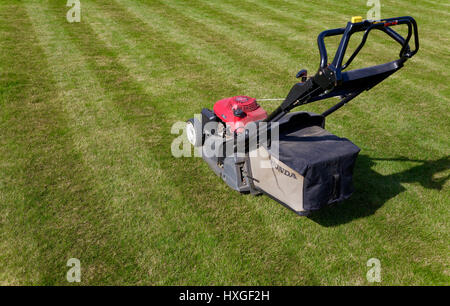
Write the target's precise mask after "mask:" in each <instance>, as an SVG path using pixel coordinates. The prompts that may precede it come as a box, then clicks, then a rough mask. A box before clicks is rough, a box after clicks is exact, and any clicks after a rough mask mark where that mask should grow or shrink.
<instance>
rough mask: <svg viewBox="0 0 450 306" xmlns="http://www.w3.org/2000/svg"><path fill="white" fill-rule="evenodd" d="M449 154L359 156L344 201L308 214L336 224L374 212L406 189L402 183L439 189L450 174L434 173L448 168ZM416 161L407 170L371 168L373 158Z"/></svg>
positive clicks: (326, 222)
mask: <svg viewBox="0 0 450 306" xmlns="http://www.w3.org/2000/svg"><path fill="white" fill-rule="evenodd" d="M449 157H450V156H445V157H443V158H440V159H438V160H430V161H427V160H410V159H407V158H370V157H368V156H366V155H360V156H359V157H358V160H357V163H356V167H355V170H354V177H353V181H354V185H355V192H354V193H353V195H352V197H351V198H350V199H349V200H347V201H344V202H343V203H340V204H337V205H334V206H333V207H330V208H328V209H323V210H320V211H317V212H314V213H313V214H311V215H310V216H309V218H310V219H311V220H313V221H315V222H317V223H319V224H320V225H323V226H327V227H329V226H337V225H340V224H344V223H348V222H350V221H352V220H354V219H358V218H362V217H366V216H370V215H372V214H374V213H375V212H376V211H377V210H378V209H379V208H380V207H381V206H383V205H384V203H386V202H387V201H388V200H390V199H391V198H393V197H395V196H396V195H398V194H400V193H401V192H403V191H405V188H404V187H403V186H402V183H415V182H416V183H419V184H420V185H421V186H422V187H424V188H427V189H435V190H441V189H442V187H443V185H444V184H445V182H446V181H447V180H448V179H449V177H450V175H444V176H443V177H439V178H435V177H434V176H435V174H437V173H439V172H442V171H445V170H448V169H450V159H449ZM378 160H381V161H398V162H418V163H420V165H417V166H415V167H412V168H410V169H408V170H405V171H402V172H398V173H394V174H390V175H381V174H379V173H377V172H376V171H374V170H372V167H373V166H374V165H375V161H378Z"/></svg>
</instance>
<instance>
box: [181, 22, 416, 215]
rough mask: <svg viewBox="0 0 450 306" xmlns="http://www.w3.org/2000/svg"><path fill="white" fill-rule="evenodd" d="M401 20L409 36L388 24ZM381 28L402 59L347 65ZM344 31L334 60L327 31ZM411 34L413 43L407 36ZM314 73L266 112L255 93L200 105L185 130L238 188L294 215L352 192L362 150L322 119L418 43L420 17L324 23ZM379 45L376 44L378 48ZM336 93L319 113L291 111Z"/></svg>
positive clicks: (384, 74) (302, 75)
mask: <svg viewBox="0 0 450 306" xmlns="http://www.w3.org/2000/svg"><path fill="white" fill-rule="evenodd" d="M397 25H406V26H407V28H408V34H407V36H406V38H404V37H403V36H401V35H400V34H399V33H398V32H396V31H395V30H393V28H392V27H393V26H397ZM372 30H379V31H382V32H384V33H385V34H387V35H388V36H389V37H390V38H392V39H393V40H395V41H396V42H397V43H399V44H400V46H401V47H400V48H399V49H400V53H399V58H398V59H396V60H394V61H392V62H388V63H385V64H381V65H377V66H371V67H367V68H362V69H355V70H350V71H346V69H347V68H348V67H349V66H350V64H351V63H352V61H353V60H354V59H355V57H356V56H357V55H358V53H359V52H360V50H361V49H362V47H363V46H364V44H365V42H366V40H367V38H368V36H369V33H370V32H371V31H372ZM356 32H364V34H363V36H362V41H361V43H360V44H359V45H358V47H357V48H356V49H355V51H354V52H353V54H352V55H351V56H350V57H349V58H348V60H347V61H346V62H345V63H343V59H344V55H345V52H346V50H347V46H348V43H349V40H350V37H351V36H352V35H353V34H354V33H356ZM335 35H342V39H341V41H340V44H339V47H338V49H337V51H336V54H335V57H334V59H333V62H332V63H330V64H329V63H328V57H327V50H326V48H325V43H324V38H325V37H328V36H335ZM413 35H414V45H415V46H414V50H411V48H410V46H409V42H410V40H411V38H412V36H413ZM317 42H318V45H319V52H320V57H321V61H320V67H319V70H318V72H317V73H316V74H315V75H314V76H312V77H308V75H307V71H306V70H301V71H299V72H298V74H297V78H300V80H301V81H300V82H299V83H297V84H295V85H294V86H293V87H292V89H291V90H290V92H289V94H288V95H287V97H286V98H285V99H284V101H283V102H282V103H281V105H280V106H279V107H278V108H277V109H275V111H273V112H272V113H271V114H270V115H267V113H266V111H265V110H264V109H263V108H262V107H261V106H260V105H259V104H258V101H257V100H256V99H254V98H251V97H247V96H236V97H232V98H227V99H223V100H220V101H218V102H216V103H215V105H214V108H213V110H212V111H211V110H209V109H206V108H204V109H203V110H202V111H201V116H200V117H199V118H193V119H190V120H188V121H187V124H186V135H187V138H188V140H189V142H190V143H192V144H193V145H194V147H195V148H196V150H198V152H199V153H200V154H201V156H202V158H203V159H204V160H205V161H206V162H207V163H208V165H209V166H210V167H211V169H212V170H214V172H215V173H216V174H217V175H218V176H220V177H221V178H222V179H223V180H224V181H225V182H226V183H227V184H228V185H229V186H230V187H231V188H233V189H234V190H237V191H239V192H241V193H251V194H255V195H256V194H261V193H264V194H267V195H269V196H270V197H271V198H273V199H275V200H276V201H278V202H280V203H282V204H283V205H285V206H287V207H288V208H290V209H292V210H293V211H295V212H296V213H297V214H299V215H307V214H308V213H310V212H311V211H314V210H318V209H320V208H322V207H325V206H328V205H331V204H333V203H337V202H340V201H342V200H345V199H347V198H349V197H350V195H351V194H352V192H353V186H352V175H353V168H354V164H355V161H356V158H357V156H358V153H359V151H360V149H359V148H358V147H357V146H356V145H354V144H353V143H352V142H351V141H349V140H348V139H345V138H340V137H338V136H335V135H333V134H331V133H330V132H328V131H326V130H325V129H324V127H325V118H326V117H327V116H328V115H330V114H332V113H333V112H335V111H336V110H338V109H339V108H341V107H342V106H344V105H345V104H346V103H348V102H349V101H350V100H352V99H354V98H355V97H356V96H358V95H359V94H361V93H362V92H363V91H365V90H369V89H372V88H373V87H374V86H375V85H377V84H378V83H380V82H382V81H383V80H384V79H386V78H388V77H389V76H391V75H392V74H393V73H394V72H396V71H398V70H399V69H401V68H402V67H403V65H404V63H405V62H406V61H407V60H408V59H409V58H411V57H412V56H414V55H415V54H416V53H417V51H418V50H419V37H418V31H417V24H416V21H415V20H414V18H412V17H398V18H390V19H383V20H378V21H369V20H363V19H362V18H361V17H353V18H352V21H351V22H349V23H348V24H347V26H346V27H345V28H338V29H332V30H327V31H324V32H322V33H320V34H319V36H318V38H317ZM378 52H379V51H378ZM332 97H339V98H340V102H339V103H337V104H336V105H335V106H333V107H331V108H330V109H328V110H327V111H325V112H324V113H322V114H313V113H309V112H290V111H291V110H292V109H293V108H295V107H297V106H300V105H304V104H307V103H311V102H315V101H319V100H324V99H328V98H332Z"/></svg>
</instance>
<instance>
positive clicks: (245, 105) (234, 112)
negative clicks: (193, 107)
mask: <svg viewBox="0 0 450 306" xmlns="http://www.w3.org/2000/svg"><path fill="white" fill-rule="evenodd" d="M213 109H214V113H215V114H216V116H217V117H219V118H220V120H222V121H223V122H225V124H226V125H227V126H229V128H230V131H231V132H232V133H233V132H235V131H236V133H242V132H243V131H244V128H245V126H246V125H247V124H248V123H250V122H254V121H259V120H264V119H266V118H267V112H266V111H265V110H264V109H263V108H262V107H261V106H260V105H259V104H258V103H257V102H256V99H255V98H251V97H247V96H235V97H231V98H225V99H222V100H219V101H217V102H216V103H215V104H214V108H213Z"/></svg>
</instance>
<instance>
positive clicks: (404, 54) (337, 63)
mask: <svg viewBox="0 0 450 306" xmlns="http://www.w3.org/2000/svg"><path fill="white" fill-rule="evenodd" d="M401 24H406V25H407V26H408V35H407V37H406V39H405V38H404V37H403V36H401V35H400V34H399V33H397V32H396V31H395V30H393V29H392V28H391V26H395V25H401ZM374 29H376V30H380V31H383V32H385V33H386V34H387V35H389V36H390V37H391V38H392V39H394V40H395V41H397V42H398V43H399V44H400V45H401V46H402V48H401V50H400V54H399V57H400V58H401V59H404V60H406V59H407V58H411V57H413V56H414V55H415V54H416V53H417V51H418V50H419V34H418V30H417V23H416V21H415V20H414V18H412V17H410V16H404V17H397V18H388V19H382V20H377V21H369V20H365V21H362V22H358V23H352V22H349V23H347V26H346V27H345V28H338V29H331V30H326V31H323V32H322V33H320V34H319V36H318V37H317V44H318V46H319V52H320V68H325V67H327V66H328V55H327V49H326V47H325V42H324V38H325V37H329V36H336V35H342V39H341V42H340V44H339V47H338V49H337V51H336V54H335V57H334V59H333V62H332V63H331V65H332V66H333V68H334V70H335V71H336V76H337V77H338V78H339V76H340V72H341V71H342V70H344V69H345V68H347V67H348V66H349V65H350V64H351V62H352V61H353V59H354V58H355V57H356V55H358V53H359V51H360V50H361V49H362V47H363V46H364V44H365V43H366V40H367V37H368V35H369V33H370V32H371V31H372V30H374ZM362 31H365V33H364V36H363V39H362V41H361V43H360V44H359V46H358V47H357V48H356V50H355V51H354V52H353V54H352V55H351V56H350V58H349V59H348V61H347V62H346V63H345V64H344V65H342V61H343V59H344V55H345V52H346V50H347V46H348V43H349V41H350V37H351V35H352V34H354V33H356V32H362ZM413 34H414V42H415V49H414V50H413V51H411V49H410V47H409V42H410V40H411V37H412V35H413Z"/></svg>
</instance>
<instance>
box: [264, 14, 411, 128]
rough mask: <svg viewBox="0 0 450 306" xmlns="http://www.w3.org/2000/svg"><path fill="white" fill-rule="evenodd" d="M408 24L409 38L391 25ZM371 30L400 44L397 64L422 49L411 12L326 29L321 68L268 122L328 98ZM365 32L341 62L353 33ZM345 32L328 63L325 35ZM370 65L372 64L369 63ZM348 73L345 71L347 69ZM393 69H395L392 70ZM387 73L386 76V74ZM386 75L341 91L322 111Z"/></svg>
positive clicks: (293, 91)
mask: <svg viewBox="0 0 450 306" xmlns="http://www.w3.org/2000/svg"><path fill="white" fill-rule="evenodd" d="M401 24H406V25H407V26H408V35H407V36H406V38H404V37H403V36H401V35H400V34H399V33H398V32H396V31H395V30H393V29H392V28H391V27H392V26H396V25H401ZM372 30H380V31H382V32H384V33H386V34H387V35H388V36H389V37H391V38H392V39H394V40H395V41H396V42H398V43H399V44H400V45H401V50H400V53H399V57H400V58H399V59H398V60H396V61H397V63H396V64H397V67H400V68H401V67H403V63H404V62H406V61H407V60H408V59H409V58H411V57H413V56H414V55H415V54H416V53H417V51H419V33H418V30H417V23H416V21H415V20H414V18H412V17H410V16H405V17H396V18H388V19H382V20H376V21H372V20H364V21H362V22H356V23H352V22H349V23H347V26H346V27H345V28H337V29H331V30H326V31H323V32H322V33H320V34H319V36H318V37H317V44H318V46H319V52H320V68H319V71H318V72H317V73H316V75H315V76H314V77H311V78H309V79H307V80H306V81H304V82H301V83H297V84H295V85H294V86H293V87H292V89H291V91H290V92H289V94H288V95H287V97H286V99H285V100H284V101H283V103H282V104H281V105H280V106H279V107H278V108H277V109H275V110H274V111H273V112H272V113H271V114H270V115H269V116H268V117H267V118H266V119H265V121H266V122H270V121H277V120H279V119H280V118H281V117H283V116H284V115H285V114H287V113H288V112H289V111H290V110H291V109H293V108H294V107H297V106H299V105H303V104H307V103H310V102H314V101H318V100H322V99H326V98H328V97H331V96H328V95H327V93H330V92H331V91H332V90H333V89H334V88H336V86H339V85H342V84H343V83H345V82H343V79H342V77H343V76H342V70H344V69H346V68H347V67H348V66H349V65H350V64H351V63H352V61H353V60H354V59H355V57H356V56H357V55H358V54H359V51H361V49H362V47H363V46H364V44H365V43H366V40H367V37H368V36H369V33H370V32H371V31H372ZM363 31H364V32H365V33H364V35H363V38H362V41H361V42H360V44H359V45H358V47H357V48H356V49H355V51H354V52H353V54H352V55H351V56H350V58H349V59H348V60H347V62H346V63H345V64H342V62H343V60H344V56H345V52H346V50H347V47H348V43H349V41H350V37H351V36H352V34H354V33H356V32H363ZM336 35H342V38H341V42H340V43H339V47H338V49H337V51H336V54H335V56H334V59H333V62H332V63H331V64H328V55H327V49H326V48H325V42H324V39H325V37H329V36H336ZM413 35H414V42H415V48H414V50H412V51H411V48H410V46H409V42H410V40H411V37H412V36H413ZM368 68H370V67H368ZM344 73H345V72H344ZM392 73H393V72H392ZM385 77H386V76H385ZM383 79H384V77H383V76H381V77H376V78H375V79H373V80H368V79H366V80H364V81H363V83H359V84H357V85H356V87H355V88H350V89H348V91H347V92H344V93H343V94H342V95H341V98H342V100H341V102H339V103H338V104H336V105H335V106H333V107H332V108H330V109H329V110H328V111H326V112H324V113H323V114H322V115H323V116H324V117H325V116H328V115H329V114H331V113H333V112H334V111H336V110H337V109H339V108H340V107H342V106H343V105H345V104H346V103H348V102H349V101H350V100H352V99H354V98H355V97H356V96H358V95H359V94H360V93H362V92H363V91H364V90H368V89H370V88H372V87H373V86H375V85H376V84H378V83H379V82H381V81H382V80H383Z"/></svg>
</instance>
